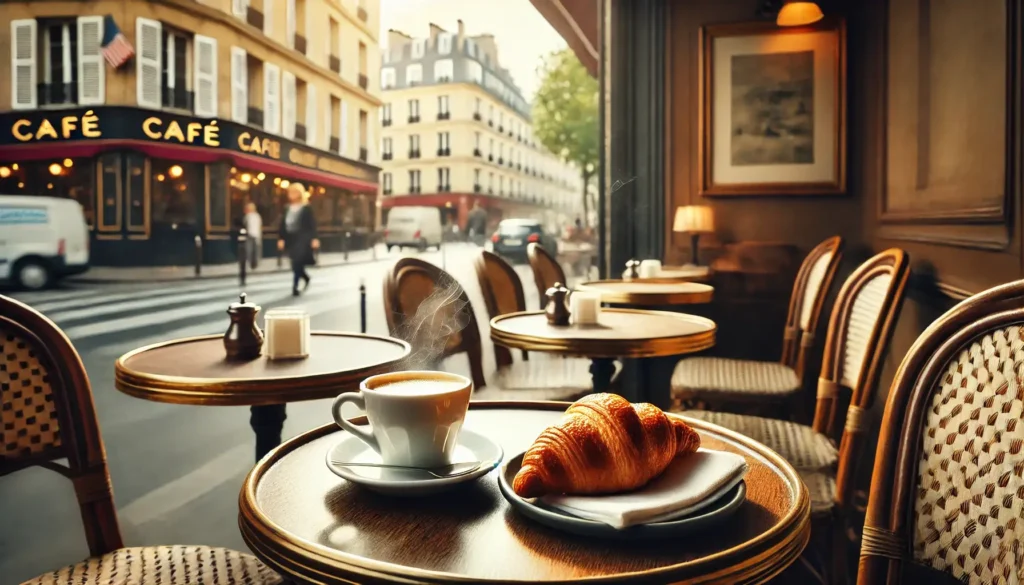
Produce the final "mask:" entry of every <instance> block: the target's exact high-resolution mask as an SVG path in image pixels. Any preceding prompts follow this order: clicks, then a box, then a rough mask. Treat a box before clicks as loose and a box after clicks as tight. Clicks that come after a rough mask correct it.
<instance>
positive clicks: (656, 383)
mask: <svg viewBox="0 0 1024 585" xmlns="http://www.w3.org/2000/svg"><path fill="white" fill-rule="evenodd" d="M679 359H680V356H677V355H670V356H665V357H652V358H641V359H625V360H622V383H621V384H619V386H620V392H619V393H620V394H621V395H622V397H623V398H625V399H627V400H629V401H630V402H650V403H651V404H653V405H654V406H657V407H658V408H660V409H662V410H668V409H669V407H670V406H672V372H674V371H675V369H676V364H677V363H679Z"/></svg>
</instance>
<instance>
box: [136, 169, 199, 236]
mask: <svg viewBox="0 0 1024 585" xmlns="http://www.w3.org/2000/svg"><path fill="white" fill-rule="evenodd" d="M150 165H151V166H150V206H151V208H150V210H151V216H150V225H151V227H152V229H153V231H157V230H183V229H184V230H190V231H195V230H197V229H198V228H199V225H198V223H199V221H198V220H199V216H200V201H202V200H203V199H205V193H206V173H205V169H204V167H203V165H200V164H195V163H187V162H182V161H170V160H164V159H151V163H150Z"/></svg>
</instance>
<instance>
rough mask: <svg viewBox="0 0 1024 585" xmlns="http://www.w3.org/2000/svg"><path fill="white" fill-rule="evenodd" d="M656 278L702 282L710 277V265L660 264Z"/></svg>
mask: <svg viewBox="0 0 1024 585" xmlns="http://www.w3.org/2000/svg"><path fill="white" fill-rule="evenodd" d="M657 278H658V279H667V280H676V281H679V280H687V281H696V282H702V281H706V280H708V279H710V278H711V267H710V266H693V265H689V266H662V267H661V270H659V271H658V276H657Z"/></svg>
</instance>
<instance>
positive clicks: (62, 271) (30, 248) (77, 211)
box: [0, 195, 89, 290]
mask: <svg viewBox="0 0 1024 585" xmlns="http://www.w3.org/2000/svg"><path fill="white" fill-rule="evenodd" d="M88 269H89V226H88V225H87V224H86V223H85V214H84V213H83V211H82V206H81V205H80V204H79V203H78V202H77V201H75V200H74V199H66V198H63V197H44V196H41V195H40V196H36V195H31V196H24V195H0V280H8V281H10V282H11V283H13V284H14V285H15V286H17V287H20V288H26V289H30V290H39V289H43V288H46V287H48V286H50V285H52V284H54V283H56V282H57V281H58V280H59V279H61V278H63V277H65V276H70V275H73V274H80V273H82V272H85V271H86V270H88Z"/></svg>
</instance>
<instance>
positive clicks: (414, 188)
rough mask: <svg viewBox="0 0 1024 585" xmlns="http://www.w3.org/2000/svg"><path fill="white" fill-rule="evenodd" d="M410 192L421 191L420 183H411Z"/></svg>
mask: <svg viewBox="0 0 1024 585" xmlns="http://www.w3.org/2000/svg"><path fill="white" fill-rule="evenodd" d="M409 192H410V193H419V192H420V186H419V185H409Z"/></svg>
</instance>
